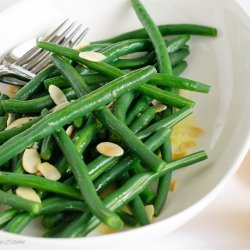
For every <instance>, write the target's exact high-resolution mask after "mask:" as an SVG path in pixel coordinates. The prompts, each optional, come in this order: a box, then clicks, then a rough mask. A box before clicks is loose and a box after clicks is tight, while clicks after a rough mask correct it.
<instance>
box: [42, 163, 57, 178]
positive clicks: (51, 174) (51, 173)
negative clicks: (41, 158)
mask: <svg viewBox="0 0 250 250" xmlns="http://www.w3.org/2000/svg"><path fill="white" fill-rule="evenodd" d="M38 171H39V172H40V173H41V174H42V176H44V177H45V178H46V179H49V180H53V181H57V180H59V179H60V178H61V174H60V172H59V171H58V170H57V168H56V167H54V166H53V165H51V164H50V163H48V162H43V163H40V164H39V165H38Z"/></svg>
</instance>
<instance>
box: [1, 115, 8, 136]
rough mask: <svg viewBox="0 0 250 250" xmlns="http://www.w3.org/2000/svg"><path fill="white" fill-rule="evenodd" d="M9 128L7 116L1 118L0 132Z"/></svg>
mask: <svg viewBox="0 0 250 250" xmlns="http://www.w3.org/2000/svg"><path fill="white" fill-rule="evenodd" d="M6 127H7V116H6V115H5V116H0V132H1V131H3V130H5V129H6Z"/></svg>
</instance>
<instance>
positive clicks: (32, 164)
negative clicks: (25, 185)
mask: <svg viewBox="0 0 250 250" xmlns="http://www.w3.org/2000/svg"><path fill="white" fill-rule="evenodd" d="M40 163H41V158H40V155H39V154H38V152H37V150H36V149H34V148H27V149H25V151H24V153H23V158H22V164H23V169H24V170H25V171H26V172H27V173H30V174H34V173H36V172H37V170H38V165H39V164H40Z"/></svg>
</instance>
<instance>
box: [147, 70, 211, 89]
mask: <svg viewBox="0 0 250 250" xmlns="http://www.w3.org/2000/svg"><path fill="white" fill-rule="evenodd" d="M148 83H149V84H152V85H157V86H164V87H172V88H178V89H186V90H191V91H197V92H202V93H208V92H209V90H210V88H211V87H210V86H209V85H207V84H204V83H201V82H197V81H193V80H190V79H187V78H182V77H177V76H173V75H172V76H171V75H167V74H162V73H159V74H157V75H155V76H153V77H152V79H151V80H149V82H148Z"/></svg>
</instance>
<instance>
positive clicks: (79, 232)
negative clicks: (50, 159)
mask: <svg viewBox="0 0 250 250" xmlns="http://www.w3.org/2000/svg"><path fill="white" fill-rule="evenodd" d="M205 159H207V155H206V153H205V152H204V151H199V152H196V153H193V154H190V155H188V156H185V157H183V158H179V159H177V160H174V161H172V162H170V163H167V164H166V165H165V167H164V168H163V169H162V170H161V171H160V172H158V173H155V172H150V171H147V172H145V173H143V174H139V175H135V176H133V177H132V178H130V179H129V180H128V181H127V182H126V183H125V184H124V185H122V186H121V187H120V188H119V189H117V190H116V191H114V192H113V193H111V194H110V195H109V196H107V197H106V198H105V199H104V200H103V202H104V204H105V205H106V206H107V207H108V208H110V209H111V210H112V211H116V210H117V209H120V208H121V207H123V206H124V205H125V204H127V203H128V202H130V201H131V200H132V199H133V198H134V197H135V196H136V195H138V194H140V193H141V191H142V190H143V189H144V188H145V187H146V186H148V185H149V184H150V183H152V182H153V181H155V180H157V179H158V178H160V177H161V176H163V175H165V174H166V173H169V172H172V171H174V170H176V169H179V168H183V167H186V166H189V165H191V164H194V163H197V162H199V161H202V160H205ZM99 223H100V221H99V220H98V219H97V218H96V217H95V216H92V215H91V213H89V212H86V213H85V214H83V215H82V216H81V217H79V218H77V220H75V221H73V222H72V223H71V224H70V225H69V226H68V227H67V228H65V230H64V231H63V232H62V233H61V234H60V236H61V237H79V236H84V235H87V234H88V233H89V232H90V231H92V230H93V229H94V228H95V227H96V226H97V225H98V224H99ZM83 225H84V226H83Z"/></svg>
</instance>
